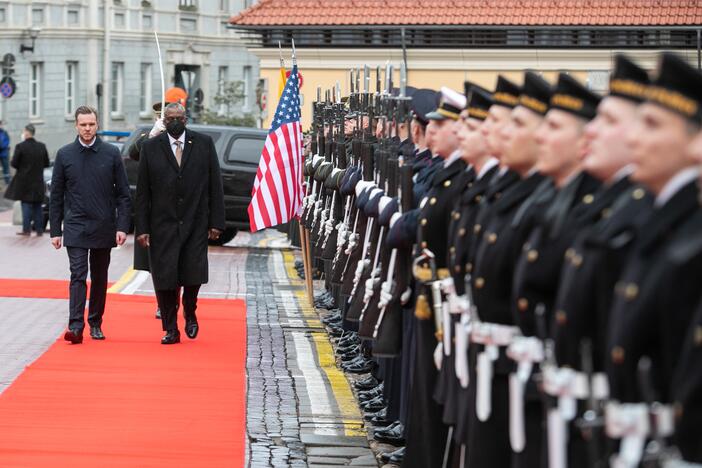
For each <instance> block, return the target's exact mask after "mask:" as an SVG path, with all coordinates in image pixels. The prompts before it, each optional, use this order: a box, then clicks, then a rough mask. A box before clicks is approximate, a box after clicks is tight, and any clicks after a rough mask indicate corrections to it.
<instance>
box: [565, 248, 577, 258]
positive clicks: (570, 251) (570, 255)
mask: <svg viewBox="0 0 702 468" xmlns="http://www.w3.org/2000/svg"><path fill="white" fill-rule="evenodd" d="M573 255H575V249H573V248H570V249H568V250H566V251H565V258H566V260H570V259H571V258H573Z"/></svg>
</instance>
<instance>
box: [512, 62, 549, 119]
mask: <svg viewBox="0 0 702 468" xmlns="http://www.w3.org/2000/svg"><path fill="white" fill-rule="evenodd" d="M551 91H552V89H551V85H549V84H548V82H547V81H546V80H544V79H543V78H541V77H540V76H539V75H537V74H536V73H534V72H532V71H528V72H526V73H525V74H524V85H522V90H521V93H520V94H519V105H520V106H524V107H526V108H527V109H529V110H530V111H533V112H536V113H537V114H539V115H546V112H548V104H549V102H550V101H551Z"/></svg>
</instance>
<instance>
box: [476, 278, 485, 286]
mask: <svg viewBox="0 0 702 468" xmlns="http://www.w3.org/2000/svg"><path fill="white" fill-rule="evenodd" d="M483 286H485V278H482V277H480V276H479V277H477V278H475V287H476V288H477V289H480V288H482V287H483Z"/></svg>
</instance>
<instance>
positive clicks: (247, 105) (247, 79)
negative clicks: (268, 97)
mask: <svg viewBox="0 0 702 468" xmlns="http://www.w3.org/2000/svg"><path fill="white" fill-rule="evenodd" d="M250 109H251V66H250V65H246V66H245V67H244V110H245V111H248V110H250Z"/></svg>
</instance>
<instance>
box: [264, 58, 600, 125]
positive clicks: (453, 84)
mask: <svg viewBox="0 0 702 468" xmlns="http://www.w3.org/2000/svg"><path fill="white" fill-rule="evenodd" d="M299 71H300V73H302V77H303V86H302V88H301V89H300V94H301V96H302V128H303V130H305V131H306V130H307V129H308V128H309V127H310V124H311V121H312V102H314V100H315V99H316V96H317V87H318V86H319V87H321V89H322V97H324V92H325V90H331V89H332V88H334V87H335V86H336V83H337V82H338V83H339V84H340V86H341V95H342V96H348V94H349V83H348V82H349V71H348V69H318V68H317V69H315V68H307V69H306V68H299ZM569 72H570V73H571V74H572V75H573V76H575V77H576V78H578V79H580V80H583V81H584V80H585V79H586V77H587V72H584V71H569ZM260 73H261V78H265V79H267V81H268V95H267V102H268V104H267V106H268V116H267V118H266V119H264V127H266V128H267V127H269V126H270V122H271V117H272V116H273V114H274V113H275V109H276V107H277V105H278V82H279V81H280V69H279V68H263V67H262V68H261V72H260ZM375 74H376V73H375V69H372V70H371V80H370V82H371V86H370V87H371V90H372V91H373V92H375V88H376V78H375ZM382 74H383V73H381V75H382ZM498 74H502V75H504V76H505V77H506V78H508V79H510V80H513V81H514V82H516V83H517V84H521V83H522V80H523V72H522V71H519V70H499V71H498V70H476V71H466V70H416V71H415V70H410V71H409V72H408V76H407V84H408V86H413V87H415V88H430V89H435V90H438V89H439V88H441V87H442V86H448V87H449V88H452V89H454V90H456V91H459V92H461V93H462V92H463V83H464V81H466V80H470V81H472V82H474V83H477V84H479V85H480V86H483V87H485V88H486V89H494V86H495V82H496V80H497V75H498ZM543 76H544V78H545V79H546V80H548V81H550V82H552V83H553V82H555V80H556V77H557V76H558V72H557V71H545V72H543ZM393 77H394V78H393V84H394V86H395V87H399V79H400V77H399V71H398V70H395V71H394V73H393ZM361 88H363V84H361Z"/></svg>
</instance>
